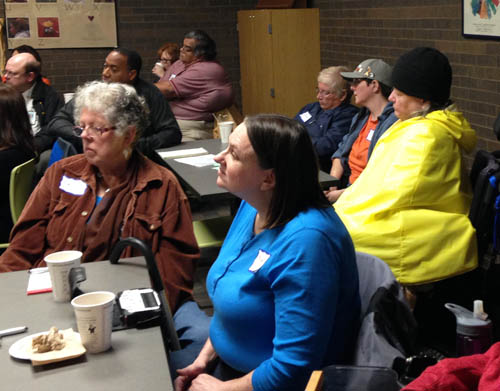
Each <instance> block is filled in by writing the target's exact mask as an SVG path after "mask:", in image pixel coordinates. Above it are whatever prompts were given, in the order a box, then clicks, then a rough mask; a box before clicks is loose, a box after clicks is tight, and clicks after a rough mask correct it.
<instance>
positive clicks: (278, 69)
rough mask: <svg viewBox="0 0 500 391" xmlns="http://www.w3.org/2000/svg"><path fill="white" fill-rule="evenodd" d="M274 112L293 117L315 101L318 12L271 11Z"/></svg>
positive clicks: (318, 57)
mask: <svg viewBox="0 0 500 391" xmlns="http://www.w3.org/2000/svg"><path fill="white" fill-rule="evenodd" d="M272 29H273V34H272V40H273V69H274V90H275V96H276V98H275V107H274V109H275V112H276V113H280V114H284V115H288V116H290V117H294V116H295V115H296V114H297V113H298V111H299V110H300V109H301V108H302V107H303V106H304V105H306V104H307V103H311V102H314V101H316V92H315V89H316V86H317V77H318V72H319V71H320V69H321V63H320V47H319V10H318V9H288V10H274V11H272Z"/></svg>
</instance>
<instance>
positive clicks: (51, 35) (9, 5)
mask: <svg viewBox="0 0 500 391" xmlns="http://www.w3.org/2000/svg"><path fill="white" fill-rule="evenodd" d="M4 3H5V31H6V33H7V44H8V47H9V49H12V48H15V47H17V46H19V45H30V46H33V47H34V48H37V49H49V48H96V47H115V46H117V38H116V37H117V34H116V10H115V1H114V0H4Z"/></svg>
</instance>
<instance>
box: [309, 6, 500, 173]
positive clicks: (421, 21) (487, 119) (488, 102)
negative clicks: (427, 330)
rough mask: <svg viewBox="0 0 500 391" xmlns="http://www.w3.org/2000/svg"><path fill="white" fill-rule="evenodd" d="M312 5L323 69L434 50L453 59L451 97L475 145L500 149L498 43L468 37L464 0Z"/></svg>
mask: <svg viewBox="0 0 500 391" xmlns="http://www.w3.org/2000/svg"><path fill="white" fill-rule="evenodd" d="M313 3H314V4H313V6H315V7H318V8H320V18H321V59H322V66H329V65H336V64H346V65H348V66H350V67H355V66H356V65H357V64H358V63H359V62H361V61H362V60H364V59H367V58H374V57H375V58H382V59H383V60H385V61H387V62H388V63H390V64H391V65H393V64H394V63H395V61H396V59H397V58H398V57H399V55H401V54H402V53H404V52H405V51H408V50H410V49H411V48H414V47H416V46H431V47H435V48H437V49H439V50H441V51H442V52H443V53H445V54H446V55H447V56H448V58H449V59H450V62H451V65H452V68H453V87H452V99H453V100H454V101H455V102H456V103H457V105H458V108H459V109H460V110H461V111H463V112H464V114H465V116H466V118H467V119H468V120H469V122H470V123H471V124H472V127H473V128H474V129H475V130H476V131H477V134H478V137H479V139H478V146H477V147H478V148H480V149H487V150H497V149H500V143H499V142H498V141H496V139H495V137H494V135H493V132H492V125H493V122H494V120H495V118H496V116H497V114H498V113H500V68H499V64H500V40H499V41H494V40H483V39H468V38H467V39H466V38H464V37H463V36H462V2H461V1H457V0H420V1H418V2H408V1H407V0H371V1H367V0H333V1H332V0H314V1H313ZM466 3H467V4H468V3H469V2H467V1H466ZM471 156H473V154H471V155H470V156H469V157H468V160H469V163H470V158H471Z"/></svg>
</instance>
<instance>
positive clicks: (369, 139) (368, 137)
mask: <svg viewBox="0 0 500 391" xmlns="http://www.w3.org/2000/svg"><path fill="white" fill-rule="evenodd" d="M373 133H375V131H374V130H373V129H372V130H370V131H369V132H368V136H366V139H367V140H368V141H372V138H373Z"/></svg>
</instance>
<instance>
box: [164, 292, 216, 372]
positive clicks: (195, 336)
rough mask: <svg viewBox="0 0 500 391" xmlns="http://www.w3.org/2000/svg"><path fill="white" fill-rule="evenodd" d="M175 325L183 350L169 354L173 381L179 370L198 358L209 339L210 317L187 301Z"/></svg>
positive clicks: (176, 314)
mask: <svg viewBox="0 0 500 391" xmlns="http://www.w3.org/2000/svg"><path fill="white" fill-rule="evenodd" d="M174 325H175V330H176V331H177V335H178V336H179V341H180V344H181V348H182V349H181V350H178V351H176V352H170V354H169V357H168V363H169V367H170V375H171V376H172V379H175V378H176V377H177V369H181V368H185V367H187V366H188V365H190V364H192V362H193V361H194V360H195V359H196V357H198V354H199V353H200V351H201V349H202V348H203V345H205V342H206V341H207V339H208V331H209V328H210V317H208V316H207V315H206V314H205V313H204V312H203V311H202V310H200V307H198V304H196V303H195V302H194V301H187V302H185V303H184V304H183V305H181V306H180V307H179V309H178V310H177V311H176V312H175V314H174Z"/></svg>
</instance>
